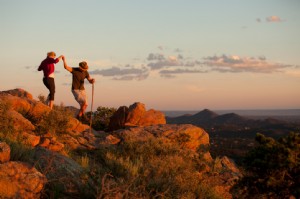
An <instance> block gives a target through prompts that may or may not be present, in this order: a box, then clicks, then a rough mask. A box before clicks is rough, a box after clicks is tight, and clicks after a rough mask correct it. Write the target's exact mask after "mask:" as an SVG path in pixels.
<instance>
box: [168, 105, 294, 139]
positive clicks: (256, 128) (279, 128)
mask: <svg viewBox="0 0 300 199" xmlns="http://www.w3.org/2000/svg"><path fill="white" fill-rule="evenodd" d="M166 121H167V123H168V124H193V125H196V126H199V127H202V128H204V129H206V130H207V131H208V132H209V133H218V134H219V133H225V132H227V133H228V132H231V133H232V132H234V133H238V132H243V133H244V134H245V135H246V133H247V135H249V136H250V137H254V136H255V134H256V133H257V132H265V133H266V134H268V136H272V135H273V134H274V137H277V136H280V135H281V134H286V133H288V132H290V131H299V127H300V125H299V123H290V122H287V121H283V120H279V119H275V118H271V117H267V118H263V119H254V118H250V117H245V116H241V115H238V114H236V113H226V114H217V113H215V112H213V111H211V110H209V109H204V110H202V111H200V112H198V113H196V114H194V115H183V116H178V117H166ZM278 132H281V133H280V134H278ZM228 135H229V134H227V135H226V136H228Z"/></svg>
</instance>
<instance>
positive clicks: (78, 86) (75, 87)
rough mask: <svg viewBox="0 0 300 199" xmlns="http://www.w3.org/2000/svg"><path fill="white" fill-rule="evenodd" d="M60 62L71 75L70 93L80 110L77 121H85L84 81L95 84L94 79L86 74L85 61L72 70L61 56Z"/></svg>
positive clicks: (85, 98)
mask: <svg viewBox="0 0 300 199" xmlns="http://www.w3.org/2000/svg"><path fill="white" fill-rule="evenodd" d="M62 60H63V62H64V67H65V69H66V70H67V71H69V72H70V73H72V93H73V95H74V98H75V100H76V101H77V102H78V103H79V105H80V110H79V113H78V115H77V117H76V118H77V119H79V120H85V121H86V120H87V119H86V118H85V115H84V113H85V110H86V108H87V106H88V103H87V96H86V92H85V89H84V79H87V80H88V81H89V82H90V83H91V84H93V83H95V79H93V78H91V77H90V74H89V73H88V71H87V70H88V68H89V67H88V65H87V63H86V62H85V61H83V62H80V63H79V67H76V68H72V67H70V66H68V65H67V62H66V59H65V57H64V56H63V57H62Z"/></svg>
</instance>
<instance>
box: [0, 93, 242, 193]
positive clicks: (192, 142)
mask: <svg viewBox="0 0 300 199" xmlns="http://www.w3.org/2000/svg"><path fill="white" fill-rule="evenodd" d="M0 103H7V104H9V106H7V107H8V110H7V111H6V112H5V113H6V114H8V115H9V117H10V120H11V121H12V124H13V126H14V130H13V132H9V135H8V136H10V138H11V139H14V138H18V140H16V141H17V142H19V143H21V144H24V145H27V146H28V145H30V146H31V147H32V148H33V153H34V154H33V157H31V158H32V160H31V161H29V163H30V164H31V165H35V167H36V168H38V169H39V171H40V172H41V173H43V174H41V173H39V172H38V171H37V170H35V169H34V168H32V167H31V166H29V165H27V164H25V163H20V162H9V152H10V150H8V149H7V145H5V144H2V143H1V142H0V198H1V197H2V196H4V198H22V197H23V195H24V198H39V196H40V191H41V190H42V188H43V187H44V185H45V183H46V178H47V179H48V183H51V182H54V183H55V186H57V187H59V188H61V187H62V188H63V190H60V191H61V192H62V193H63V194H66V195H68V196H72V197H73V196H78V195H80V192H86V190H88V189H90V187H91V185H90V178H89V177H86V173H84V172H85V169H84V168H83V166H81V165H80V164H78V163H77V162H76V161H74V160H73V159H71V158H70V157H69V154H70V153H68V152H71V154H72V152H75V153H77V152H79V154H80V153H82V152H84V153H85V152H87V153H89V156H91V154H97V152H99V151H101V150H102V149H107V148H112V149H122V148H118V147H124V146H127V145H130V144H132V143H134V144H136V145H138V146H139V145H143V144H145V143H147V144H149V143H151V144H152V143H160V144H161V143H162V144H166V146H175V147H176V150H178V151H180V153H181V152H183V153H182V154H186V155H187V156H188V157H196V158H197V161H199V163H200V164H199V165H201V167H200V166H199V171H198V168H197V172H195V173H193V175H195V176H197V177H199V178H201V182H202V181H203V182H204V183H206V184H207V185H209V186H211V187H212V188H213V189H214V190H215V191H216V192H217V193H219V194H220V195H223V196H224V198H231V194H230V193H229V189H230V188H231V187H232V185H233V184H234V182H235V180H236V179H238V178H239V170H238V169H237V167H236V166H235V165H234V163H233V162H232V161H231V160H230V159H228V158H226V157H224V158H219V159H215V160H214V159H212V157H211V155H210V153H209V151H208V150H207V147H208V146H209V135H208V133H207V132H206V131H205V130H204V129H202V128H200V127H196V126H194V125H191V124H180V125H178V124H166V120H165V116H164V114H163V113H161V112H160V111H156V110H153V109H150V110H148V111H147V110H146V108H145V105H144V104H142V103H134V104H132V105H131V106H129V107H126V106H122V107H120V108H119V109H118V110H117V111H116V112H115V114H114V115H113V116H112V117H111V120H110V124H109V129H110V131H108V132H100V131H98V132H97V131H94V130H92V129H90V127H89V126H88V125H85V124H82V123H81V122H79V121H78V120H77V119H75V118H72V117H71V118H68V120H67V124H65V123H64V125H66V126H64V127H66V128H65V130H64V131H63V132H62V133H56V132H53V130H51V131H47V128H46V130H45V128H43V130H42V132H40V126H39V125H38V124H40V123H39V122H40V121H43V119H44V118H45V115H47V114H48V113H53V111H55V110H52V111H51V110H50V109H49V107H48V106H46V105H44V104H43V103H41V102H39V101H36V100H34V99H32V95H31V94H29V93H28V92H26V91H23V90H21V89H15V90H12V91H5V92H0ZM55 116H56V115H55ZM58 116H61V115H58ZM46 121H47V120H46ZM44 125H45V126H46V127H48V126H47V125H48V123H47V122H46V123H44ZM45 126H43V127H45ZM54 126H55V125H54ZM162 146H164V145H162ZM151 147H152V145H150V148H151ZM8 148H9V147H8ZM97 149H98V150H99V151H97ZM91 150H93V151H95V153H94V152H91ZM101 152H102V151H101ZM104 152H105V150H104V151H103V153H104ZM182 154H181V155H182ZM77 158H78V157H77ZM87 158H88V157H87ZM179 158H180V157H179ZM120 159H122V157H120ZM76 160H78V159H76ZM87 161H88V159H87ZM163 161H164V159H163ZM1 163H2V164H1ZM100 165H101V166H103V167H105V164H103V165H102V163H100ZM197 165H198V162H197ZM212 165H214V166H212ZM202 166H203V168H202ZM105 169H106V168H103V170H102V168H101V169H100V170H102V171H101V172H103V171H105ZM93 172H94V171H93ZM211 173H214V175H211ZM12 174H16V177H13V175H12ZM44 175H45V176H44ZM102 180H103V179H102ZM9 181H11V183H8V182H9ZM91 183H95V182H91ZM97 183H98V182H97ZM92 186H94V188H95V185H92ZM97 186H98V184H97ZM47 187H48V186H47ZM98 188H99V187H96V189H98ZM5 190H7V191H5ZM94 191H95V190H94ZM21 193H22V194H23V195H22V196H20V194H21ZM94 196H95V195H92V198H93V197H94Z"/></svg>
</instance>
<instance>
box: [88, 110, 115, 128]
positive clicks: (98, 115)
mask: <svg viewBox="0 0 300 199" xmlns="http://www.w3.org/2000/svg"><path fill="white" fill-rule="evenodd" d="M115 112H116V109H115V108H108V107H103V106H99V107H98V108H97V110H96V111H95V112H94V113H93V120H92V127H93V129H95V130H98V131H99V130H103V131H106V130H107V128H108V124H109V120H110V117H111V116H112V115H113V114H114V113H115ZM90 115H91V113H90V112H89V113H87V117H88V118H90Z"/></svg>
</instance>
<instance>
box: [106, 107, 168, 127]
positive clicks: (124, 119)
mask: <svg viewBox="0 0 300 199" xmlns="http://www.w3.org/2000/svg"><path fill="white" fill-rule="evenodd" d="M156 124H166V119H165V115H164V114H163V113H162V112H160V111H156V110H153V109H150V110H148V111H146V108H145V105H144V104H142V103H140V102H136V103H134V104H132V105H131V106H129V108H128V107H126V106H121V107H120V108H119V109H118V110H117V111H116V112H115V113H114V115H113V116H112V117H111V118H110V123H109V127H108V129H109V130H110V131H113V130H117V129H121V128H124V127H131V126H151V125H156Z"/></svg>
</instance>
